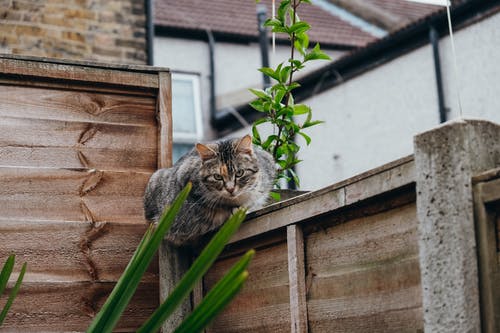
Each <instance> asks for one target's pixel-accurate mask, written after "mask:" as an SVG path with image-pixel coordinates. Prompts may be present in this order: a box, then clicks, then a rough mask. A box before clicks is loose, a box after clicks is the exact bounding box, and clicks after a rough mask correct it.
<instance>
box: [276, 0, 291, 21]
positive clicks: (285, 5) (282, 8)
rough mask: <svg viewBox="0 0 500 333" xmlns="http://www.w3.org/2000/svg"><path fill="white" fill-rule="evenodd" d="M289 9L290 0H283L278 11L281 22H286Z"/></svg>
mask: <svg viewBox="0 0 500 333" xmlns="http://www.w3.org/2000/svg"><path fill="white" fill-rule="evenodd" d="M289 9H290V0H284V1H281V3H280V6H279V7H278V12H277V18H278V20H280V21H281V22H285V15H286V13H287V12H288V10H289Z"/></svg>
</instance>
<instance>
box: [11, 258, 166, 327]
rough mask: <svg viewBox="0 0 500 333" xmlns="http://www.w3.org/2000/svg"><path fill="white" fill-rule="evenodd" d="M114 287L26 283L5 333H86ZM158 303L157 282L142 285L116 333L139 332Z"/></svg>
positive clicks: (77, 283)
mask: <svg viewBox="0 0 500 333" xmlns="http://www.w3.org/2000/svg"><path fill="white" fill-rule="evenodd" d="M28 270H29V267H28ZM113 286H114V282H70V283H57V282H43V283H38V282H24V283H23V284H22V286H21V289H20V291H19V294H18V297H17V298H16V300H15V302H14V303H13V305H12V308H11V310H10V311H9V313H8V315H7V318H6V320H5V323H4V325H3V326H2V331H5V332H85V330H86V329H87V327H88V326H89V325H90V322H91V320H92V318H93V317H94V316H95V314H96V313H97V312H98V310H99V309H100V307H101V306H102V305H103V303H104V301H105V300H106V298H107V297H108V295H109V293H110V292H111V290H112V288H113ZM157 299H158V288H157V282H141V283H140V284H139V287H138V289H137V292H136V293H135V295H134V297H133V298H132V300H131V303H130V304H129V306H128V307H127V309H126V310H125V312H124V314H123V315H122V317H121V320H120V322H119V323H118V326H117V329H116V330H115V332H135V331H136V330H137V328H138V327H139V326H140V325H141V324H142V323H143V322H144V321H145V320H146V319H147V318H148V317H149V316H150V315H151V314H152V313H153V311H154V309H155V308H156V307H158V301H157ZM3 302H4V300H3V299H2V303H3Z"/></svg>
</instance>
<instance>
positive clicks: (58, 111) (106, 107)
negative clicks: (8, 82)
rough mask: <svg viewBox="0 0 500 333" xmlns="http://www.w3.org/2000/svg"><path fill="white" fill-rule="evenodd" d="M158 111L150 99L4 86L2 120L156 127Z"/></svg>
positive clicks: (0, 98) (0, 107)
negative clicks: (28, 119)
mask: <svg viewBox="0 0 500 333" xmlns="http://www.w3.org/2000/svg"><path fill="white" fill-rule="evenodd" d="M154 112H155V100H154V99H153V98H149V97H139V96H127V95H118V94H101V93H91V92H83V91H80V92H78V91H64V90H56V89H45V88H30V87H19V86H1V87H0V117H17V118H33V119H52V120H61V121H76V122H88V123H103V124H104V123H105V124H118V125H136V126H153V127H156V120H155V116H154Z"/></svg>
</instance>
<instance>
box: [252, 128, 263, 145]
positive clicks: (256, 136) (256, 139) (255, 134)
mask: <svg viewBox="0 0 500 333" xmlns="http://www.w3.org/2000/svg"><path fill="white" fill-rule="evenodd" d="M252 137H253V140H252V142H253V144H255V145H260V143H261V142H260V134H259V131H258V130H257V126H256V125H255V124H253V125H252Z"/></svg>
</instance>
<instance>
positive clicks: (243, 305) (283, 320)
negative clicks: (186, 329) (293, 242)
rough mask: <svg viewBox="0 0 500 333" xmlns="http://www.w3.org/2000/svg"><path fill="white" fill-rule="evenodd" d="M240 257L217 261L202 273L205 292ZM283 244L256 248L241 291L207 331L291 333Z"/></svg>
mask: <svg viewBox="0 0 500 333" xmlns="http://www.w3.org/2000/svg"><path fill="white" fill-rule="evenodd" d="M239 258H240V256H236V257H232V258H226V259H223V260H219V261H217V262H216V263H215V264H214V265H213V266H212V267H211V269H210V270H209V272H208V273H207V275H206V276H205V287H206V291H208V290H210V289H211V288H212V287H213V286H214V285H215V283H216V282H217V281H218V280H219V279H220V278H221V277H222V276H223V275H224V274H225V273H226V272H227V271H228V270H229V269H230V267H231V266H232V265H233V264H234V263H235V262H236V261H237V260H238V259H239ZM287 262H288V255H287V247H286V243H281V244H277V245H274V246H272V247H268V248H262V249H257V253H256V255H255V257H254V258H253V259H252V262H251V263H250V265H249V267H248V272H249V274H250V275H249V278H248V280H247V282H246V283H245V286H244V287H243V289H242V290H241V292H240V294H238V296H237V297H236V298H235V299H234V300H233V302H232V303H231V304H230V305H229V306H228V308H227V309H226V310H225V311H223V313H222V314H220V315H219V316H218V317H217V318H216V319H215V321H214V323H213V324H212V325H211V326H210V328H209V329H208V330H207V331H208V332H217V333H223V332H235V333H236V332H242V333H243V332H290V306H289V301H290V298H289V282H288V269H287V266H288V265H287Z"/></svg>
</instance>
